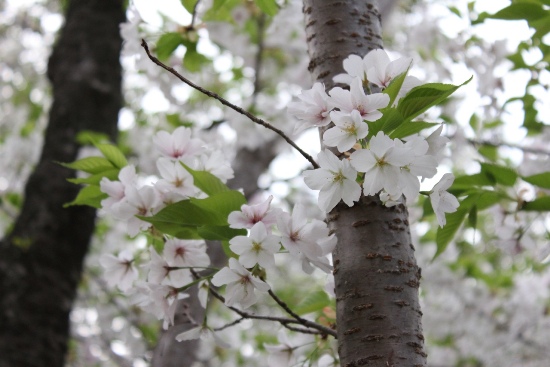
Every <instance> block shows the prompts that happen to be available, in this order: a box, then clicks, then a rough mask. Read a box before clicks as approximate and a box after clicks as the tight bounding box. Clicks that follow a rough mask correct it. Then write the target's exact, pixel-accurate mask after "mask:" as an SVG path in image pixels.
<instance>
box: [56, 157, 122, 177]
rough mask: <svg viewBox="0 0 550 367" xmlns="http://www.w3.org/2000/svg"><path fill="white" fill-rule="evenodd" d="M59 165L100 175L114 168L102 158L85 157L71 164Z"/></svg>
mask: <svg viewBox="0 0 550 367" xmlns="http://www.w3.org/2000/svg"><path fill="white" fill-rule="evenodd" d="M61 165H62V166H63V167H67V168H71V169H74V170H80V171H84V172H86V173H90V174H96V173H101V172H104V171H109V170H112V169H113V168H115V167H114V166H113V164H112V163H111V162H109V161H108V160H107V159H106V158H103V157H86V158H82V159H79V160H77V161H75V162H72V163H61Z"/></svg>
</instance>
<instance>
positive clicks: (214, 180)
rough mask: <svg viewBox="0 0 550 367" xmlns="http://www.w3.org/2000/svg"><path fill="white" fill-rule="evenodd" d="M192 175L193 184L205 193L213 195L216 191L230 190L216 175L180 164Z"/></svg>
mask: <svg viewBox="0 0 550 367" xmlns="http://www.w3.org/2000/svg"><path fill="white" fill-rule="evenodd" d="M181 165H182V166H183V167H184V168H185V169H186V170H187V171H188V172H189V173H190V174H191V176H193V184H194V185H195V186H196V187H198V188H199V189H201V190H202V191H203V192H204V193H205V194H207V195H214V194H217V193H218V192H223V191H230V189H229V187H227V185H226V184H224V183H223V182H222V181H221V180H220V179H219V178H218V177H216V176H214V175H213V174H212V173H210V172H208V171H195V170H194V169H192V168H191V167H188V166H186V165H185V164H183V163H182V164H181Z"/></svg>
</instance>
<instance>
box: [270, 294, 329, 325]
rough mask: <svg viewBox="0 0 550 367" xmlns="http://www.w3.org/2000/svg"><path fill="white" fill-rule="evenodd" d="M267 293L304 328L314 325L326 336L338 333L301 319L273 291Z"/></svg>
mask: <svg viewBox="0 0 550 367" xmlns="http://www.w3.org/2000/svg"><path fill="white" fill-rule="evenodd" d="M267 292H268V293H269V295H270V296H271V298H273V299H274V300H275V302H277V304H278V305H279V306H281V307H282V308H283V310H285V311H286V312H287V313H288V314H289V315H290V316H292V317H294V318H295V319H296V320H297V321H299V322H300V324H302V325H304V326H307V327H314V326H312V325H315V329H317V330H321V331H323V332H324V333H325V334H330V333H329V332H334V333H335V334H336V332H335V331H334V330H333V329H330V328H328V327H325V326H323V325H319V324H317V323H315V322H312V321H309V320H306V319H304V318H302V317H300V315H298V314H296V313H295V312H294V311H292V309H291V308H290V307H288V305H287V304H286V303H285V302H284V301H283V300H282V299H280V298H279V297H277V295H276V294H275V293H273V291H272V290H271V289H270V290H268V291H267Z"/></svg>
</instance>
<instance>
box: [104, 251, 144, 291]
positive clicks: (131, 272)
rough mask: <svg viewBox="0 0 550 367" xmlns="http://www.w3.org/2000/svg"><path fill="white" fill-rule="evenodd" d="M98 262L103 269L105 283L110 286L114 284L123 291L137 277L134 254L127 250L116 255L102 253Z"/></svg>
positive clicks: (127, 288) (129, 286)
mask: <svg viewBox="0 0 550 367" xmlns="http://www.w3.org/2000/svg"><path fill="white" fill-rule="evenodd" d="M99 263H100V264H101V266H103V268H104V269H105V279H106V280H107V284H108V285H109V286H111V287H114V286H115V285H116V286H117V287H118V288H119V289H120V290H121V291H123V292H126V291H127V290H129V289H130V288H131V287H132V284H133V283H134V281H135V280H136V279H137V277H138V271H137V269H136V267H135V266H134V256H133V254H132V252H131V251H129V250H124V251H121V252H120V253H119V254H118V256H114V255H111V254H103V255H102V256H101V257H100V258H99Z"/></svg>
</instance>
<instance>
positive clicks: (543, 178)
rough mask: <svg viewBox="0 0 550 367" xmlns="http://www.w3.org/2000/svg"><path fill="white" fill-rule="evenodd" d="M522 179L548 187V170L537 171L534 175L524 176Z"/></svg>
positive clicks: (549, 185)
mask: <svg viewBox="0 0 550 367" xmlns="http://www.w3.org/2000/svg"><path fill="white" fill-rule="evenodd" d="M522 179H523V181H525V182H529V183H530V184H531V185H535V186H538V187H542V188H543V189H550V172H543V173H538V174H536V175H531V176H524V177H522Z"/></svg>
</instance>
